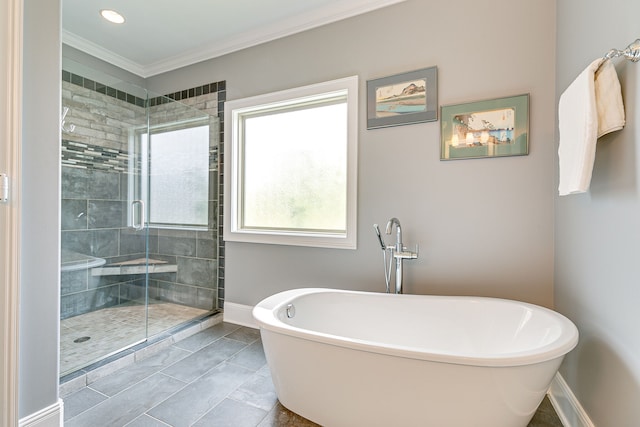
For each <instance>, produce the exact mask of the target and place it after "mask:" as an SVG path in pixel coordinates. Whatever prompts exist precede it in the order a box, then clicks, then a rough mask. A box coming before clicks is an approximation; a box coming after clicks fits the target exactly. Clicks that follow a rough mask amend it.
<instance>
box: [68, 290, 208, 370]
mask: <svg viewBox="0 0 640 427" xmlns="http://www.w3.org/2000/svg"><path fill="white" fill-rule="evenodd" d="M207 313H208V311H207V310H201V309H198V308H193V307H187V306H184V305H178V304H172V303H166V302H162V303H150V304H149V310H148V316H149V324H148V328H149V332H148V333H149V336H153V335H155V334H158V333H160V332H163V331H166V330H167V329H170V328H173V327H175V326H177V325H180V324H182V323H184V322H187V321H189V320H191V319H194V318H197V317H199V316H203V315H205V314H207ZM146 314H147V313H146V311H145V306H144V305H122V306H115V307H110V308H105V309H101V310H97V311H93V312H90V313H86V314H82V315H79V316H74V317H70V318H67V319H63V320H61V321H60V372H61V373H62V375H65V374H67V373H69V372H72V371H75V370H77V369H79V368H82V367H84V366H87V365H89V364H91V363H93V362H95V361H97V360H99V359H101V358H103V357H104V356H107V355H110V354H113V353H115V352H117V351H119V350H121V349H123V348H124V347H127V346H129V345H131V344H134V343H136V342H139V341H141V340H143V339H144V338H145V335H146V327H147V324H146V322H145V316H146ZM83 337H89V339H88V340H83ZM76 340H78V341H79V342H76Z"/></svg>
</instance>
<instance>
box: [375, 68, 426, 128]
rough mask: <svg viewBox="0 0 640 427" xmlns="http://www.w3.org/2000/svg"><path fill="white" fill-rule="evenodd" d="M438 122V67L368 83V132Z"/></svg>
mask: <svg viewBox="0 0 640 427" xmlns="http://www.w3.org/2000/svg"><path fill="white" fill-rule="evenodd" d="M435 120H438V70H437V68H436V67H429V68H423V69H421V70H415V71H410V72H407V73H402V74H396V75H394V76H389V77H383V78H380V79H375V80H368V81H367V129H375V128H383V127H389V126H399V125H408V124H412V123H422V122H431V121H435Z"/></svg>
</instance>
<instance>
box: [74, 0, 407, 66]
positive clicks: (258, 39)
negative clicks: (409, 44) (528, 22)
mask: <svg viewBox="0 0 640 427" xmlns="http://www.w3.org/2000/svg"><path fill="white" fill-rule="evenodd" d="M404 1H406V0H354V1H349V2H334V4H332V5H330V6H327V7H324V8H322V9H321V10H316V11H313V12H309V13H305V14H301V15H297V16H295V17H292V18H290V19H287V20H284V21H280V22H278V23H277V24H272V25H267V26H264V27H260V28H257V29H255V30H253V31H250V32H245V33H242V34H239V35H237V36H235V37H230V38H228V39H226V40H220V41H216V43H215V44H213V45H209V46H204V47H199V48H196V49H190V50H188V51H186V52H184V53H181V54H179V55H174V56H172V57H169V58H166V59H164V60H162V61H158V62H154V63H151V64H140V63H137V62H134V61H131V60H129V59H127V58H124V57H123V56H121V55H118V54H117V53H114V52H112V51H110V50H107V49H104V48H102V47H101V46H99V45H97V44H95V43H93V42H91V41H89V40H86V39H84V38H82V37H79V36H77V35H75V34H73V33H71V32H69V31H66V30H64V29H63V30H62V41H63V43H65V44H67V45H69V46H71V47H74V48H76V49H78V50H81V51H83V52H85V53H88V54H89V55H92V56H95V57H97V58H99V59H102V60H103V61H106V62H108V63H110V64H112V65H115V66H117V67H120V68H122V69H124V70H126V71H129V72H131V73H134V74H136V75H138V76H140V77H143V78H147V77H152V76H155V75H158V74H162V73H166V72H168V71H172V70H176V69H178V68H182V67H186V66H188V65H192V64H195V63H198V62H202V61H206V60H208V59H213V58H217V57H220V56H223V55H227V54H229V53H233V52H237V51H239V50H242V49H246V48H249V47H253V46H257V45H259V44H263V43H267V42H270V41H273V40H277V39H279V38H283V37H287V36H290V35H293V34H297V33H300V32H303V31H307V30H310V29H313V28H317V27H320V26H323V25H327V24H330V23H333V22H337V21H341V20H343V19H347V18H351V17H353V16H357V15H361V14H363V13H367V12H371V11H374V10H376V9H381V8H383V7H387V6H391V5H394V4H397V3H401V2H404Z"/></svg>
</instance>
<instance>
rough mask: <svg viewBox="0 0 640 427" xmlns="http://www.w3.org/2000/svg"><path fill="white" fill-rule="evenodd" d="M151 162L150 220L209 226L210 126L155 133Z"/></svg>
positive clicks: (150, 149)
mask: <svg viewBox="0 0 640 427" xmlns="http://www.w3.org/2000/svg"><path fill="white" fill-rule="evenodd" d="M149 163H150V168H149V170H150V177H149V222H150V223H151V224H156V225H162V224H167V225H184V226H206V225H207V222H208V217H209V215H208V208H209V202H208V200H209V126H197V127H190V128H185V129H178V130H171V131H166V132H159V133H152V134H151V143H150V147H149Z"/></svg>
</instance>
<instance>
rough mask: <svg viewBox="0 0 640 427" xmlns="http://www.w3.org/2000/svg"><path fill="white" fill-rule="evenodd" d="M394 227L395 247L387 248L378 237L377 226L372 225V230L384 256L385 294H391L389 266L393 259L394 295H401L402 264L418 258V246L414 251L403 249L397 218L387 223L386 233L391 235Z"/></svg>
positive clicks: (379, 236) (400, 227) (378, 230)
mask: <svg viewBox="0 0 640 427" xmlns="http://www.w3.org/2000/svg"><path fill="white" fill-rule="evenodd" d="M394 225H395V226H396V245H395V246H387V245H386V244H385V243H384V240H383V239H382V236H381V235H380V228H379V227H378V224H374V225H373V228H374V229H375V230H376V234H377V235H378V240H379V241H380V246H381V247H382V250H383V254H384V278H385V282H386V284H387V293H390V292H391V286H390V282H391V266H392V265H393V264H394V263H393V260H394V259H395V267H396V274H395V277H396V282H395V293H396V294H401V293H402V262H403V261H404V260H405V259H416V258H418V245H416V251H415V252H412V251H408V250H407V248H405V247H404V245H403V243H402V226H401V225H400V220H398V218H395V217H394V218H391V219H390V220H389V222H387V228H386V230H385V231H386V233H387V234H391V232H392V231H393V226H394ZM387 251H389V254H390V257H389V264H388V266H387Z"/></svg>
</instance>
